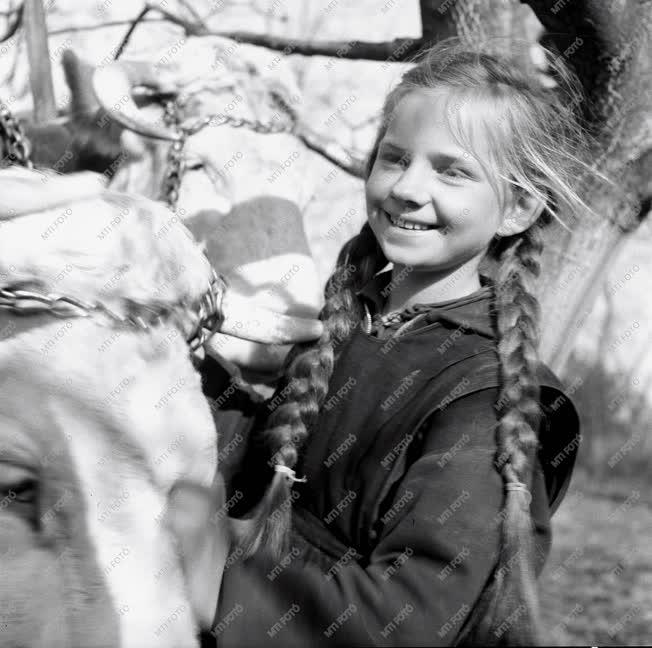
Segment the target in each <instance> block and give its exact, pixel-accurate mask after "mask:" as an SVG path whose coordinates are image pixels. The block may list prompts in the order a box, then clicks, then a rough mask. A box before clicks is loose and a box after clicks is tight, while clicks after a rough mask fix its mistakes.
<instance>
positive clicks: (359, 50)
mask: <svg viewBox="0 0 652 648" xmlns="http://www.w3.org/2000/svg"><path fill="white" fill-rule="evenodd" d="M147 7H149V8H150V9H152V10H154V11H158V12H159V13H161V14H163V15H164V16H165V17H166V18H167V19H168V20H169V21H170V22H173V23H175V24H176V25H179V26H180V27H183V29H184V30H185V32H186V34H188V35H189V36H222V37H224V38H231V39H233V40H236V41H239V42H241V43H249V44H250V45H258V46H260V47H266V48H267V49H271V50H275V51H279V52H284V53H285V54H302V55H304V56H334V57H337V58H343V59H364V60H367V61H387V60H391V61H402V60H405V59H406V58H407V57H409V56H411V55H412V54H414V53H416V52H417V51H418V50H419V49H420V47H421V45H422V44H423V43H422V41H421V39H412V38H395V39H394V40H392V41H389V42H378V43H373V42H368V41H353V40H352V41H322V42H320V43H314V42H311V41H305V40H298V39H290V38H285V37H284V36H271V35H269V34H256V33H254V32H248V31H231V32H218V31H212V30H210V29H208V27H206V25H204V24H202V23H199V22H189V21H188V20H186V19H185V18H181V17H180V16H176V15H175V14H173V13H171V12H169V11H167V10H166V9H163V8H162V7H159V6H156V5H153V4H149V3H148V4H147Z"/></svg>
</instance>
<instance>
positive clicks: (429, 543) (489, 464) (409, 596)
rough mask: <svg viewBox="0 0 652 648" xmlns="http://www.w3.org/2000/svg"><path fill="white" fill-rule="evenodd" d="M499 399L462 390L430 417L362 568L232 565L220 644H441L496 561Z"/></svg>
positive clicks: (260, 562) (264, 559) (218, 622)
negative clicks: (463, 393) (419, 451)
mask: <svg viewBox="0 0 652 648" xmlns="http://www.w3.org/2000/svg"><path fill="white" fill-rule="evenodd" d="M496 395H497V393H496V390H495V389H491V390H485V393H483V392H477V393H474V394H470V395H469V396H467V397H464V398H462V399H459V400H458V401H455V402H454V403H452V404H451V405H450V406H449V407H447V408H446V410H444V411H443V412H440V413H437V414H435V415H434V416H433V417H432V418H431V419H430V421H429V425H428V432H427V433H426V435H425V444H424V451H423V453H422V454H421V455H420V456H419V458H418V459H417V460H416V461H414V462H413V463H412V464H411V466H410V467H409V468H408V470H407V472H406V473H405V475H404V477H403V479H402V480H401V481H400V483H399V485H398V488H397V489H396V490H395V491H394V492H393V494H392V498H391V501H390V502H389V504H390V505H389V506H388V508H386V509H384V510H385V511H386V512H385V513H384V515H383V518H384V520H385V521H386V524H385V525H384V528H383V530H382V532H381V534H380V536H379V539H378V542H377V544H376V546H375V548H374V549H373V551H372V553H371V555H370V556H369V558H368V562H366V563H364V564H363V563H362V562H355V561H349V562H346V561H342V560H340V561H339V563H335V565H334V566H333V567H332V568H331V569H330V570H329V571H327V572H325V570H324V568H323V566H319V565H318V564H316V562H315V561H311V560H301V559H298V560H294V561H292V562H291V563H290V564H289V565H288V566H287V567H286V566H283V567H282V569H281V568H280V566H279V565H277V564H275V563H274V561H272V560H271V559H270V558H269V557H268V556H265V555H264V554H261V553H259V554H257V555H256V556H254V557H253V558H251V559H250V560H248V561H246V562H236V563H235V564H233V565H231V566H230V567H229V568H228V569H227V571H226V572H225V575H224V578H223V581H222V590H221V594H220V602H219V605H218V611H217V614H216V618H215V624H214V628H213V633H214V635H215V636H216V638H217V645H218V646H225V647H226V646H229V647H230V646H259V645H265V646H275V645H279V646H281V645H282V646H290V645H297V646H300V645H304V646H305V645H314V644H319V645H321V644H327V645H364V646H369V645H374V646H376V645H377V646H385V645H386V646H400V645H413V646H415V645H428V646H434V645H450V644H451V643H452V642H453V640H454V639H455V636H456V634H457V632H458V630H459V628H460V626H461V625H462V623H463V622H464V619H465V618H466V616H467V615H468V613H469V612H470V610H471V608H472V607H473V605H474V602H475V601H476V599H477V597H478V596H479V594H480V592H481V590H482V588H483V586H484V584H485V582H486V580H487V578H488V577H489V575H490V573H491V571H492V569H493V567H494V565H495V563H496V561H497V555H498V553H497V552H498V547H499V537H500V526H499V520H500V516H499V513H500V510H501V507H502V503H503V485H502V481H501V477H500V475H499V474H498V472H497V471H496V470H495V468H494V467H493V460H494V454H495V442H494V440H493V439H494V428H493V426H491V425H490V424H491V423H492V422H495V420H496V418H495V410H494V408H493V403H495V399H496ZM478 421H482V425H478ZM452 448H453V450H451V449H452ZM379 470H380V468H379ZM543 497H544V498H545V491H544V495H543Z"/></svg>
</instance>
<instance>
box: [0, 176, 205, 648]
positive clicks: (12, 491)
mask: <svg viewBox="0 0 652 648" xmlns="http://www.w3.org/2000/svg"><path fill="white" fill-rule="evenodd" d="M69 178H70V177H65V179H66V180H69ZM59 182H60V181H59V180H58V179H56V178H50V179H48V180H46V182H45V188H44V186H43V176H42V175H40V174H36V173H28V172H24V171H20V172H19V171H3V172H2V173H0V186H2V188H3V192H8V191H13V192H24V195H25V196H26V200H27V199H28V198H27V197H28V196H30V195H35V194H38V193H40V194H44V193H47V192H49V194H48V196H49V198H48V199H49V202H50V205H49V206H48V207H47V208H45V209H41V210H40V211H38V212H37V213H30V214H24V215H20V216H17V215H13V217H12V214H11V213H9V214H7V213H6V212H5V214H4V216H3V220H2V221H1V227H2V236H1V237H0V282H1V283H2V285H3V287H7V286H13V287H14V288H17V287H21V288H22V289H24V290H32V291H37V292H39V293H58V294H62V295H67V296H72V297H75V298H78V299H82V300H84V301H87V302H101V303H102V304H104V305H105V306H107V307H109V308H111V309H112V310H113V311H115V312H116V313H117V314H120V315H126V314H131V315H133V316H136V315H141V316H142V317H143V318H144V319H145V320H149V326H148V329H147V330H141V329H139V328H137V327H131V326H123V325H116V323H115V322H114V321H113V319H112V318H110V317H104V316H99V315H97V316H91V317H75V316H70V315H68V314H64V315H61V316H60V317H55V316H54V315H53V314H51V313H41V314H32V315H25V316H19V315H17V314H16V313H14V312H13V311H9V310H0V575H1V577H0V636H1V637H2V640H1V642H0V643H2V645H3V646H7V647H13V646H26V645H29V646H33V647H40V646H61V647H63V646H66V647H79V648H81V647H84V648H88V647H89V646H111V647H120V648H123V647H126V646H130V647H133V648H136V647H138V648H146V647H147V646H169V647H170V648H173V647H174V648H178V647H179V646H196V645H197V643H196V641H195V632H196V628H195V624H194V620H193V617H192V612H191V604H190V602H189V600H188V596H187V593H186V588H185V584H184V580H183V577H182V571H181V564H180V557H179V555H178V554H177V552H176V551H175V540H174V538H173V535H172V533H171V532H170V530H169V529H168V527H167V526H166V524H165V512H166V502H167V499H168V496H169V495H170V492H171V488H172V486H173V485H174V484H175V483H178V480H182V481H183V482H184V483H186V484H190V485H191V486H196V487H197V488H199V489H203V488H207V487H209V486H210V484H211V483H212V480H213V478H214V476H215V471H216V434H215V429H214V425H213V421H212V417H211V414H210V411H209V407H208V405H207V403H206V401H205V399H204V397H203V395H202V391H201V385H200V378H199V375H198V374H197V373H196V371H195V370H194V368H193V366H192V363H191V361H190V358H189V352H188V347H187V345H186V343H185V339H184V338H185V334H186V332H187V330H188V329H189V327H190V326H191V325H192V324H193V321H192V320H193V317H192V316H191V315H189V309H190V306H191V305H192V304H193V303H194V302H196V301H197V300H198V299H199V298H200V296H201V295H202V293H203V292H204V291H205V290H206V287H207V284H208V280H209V277H210V267H209V264H208V262H207V261H206V259H205V258H204V256H203V255H202V254H201V252H200V250H199V249H198V247H197V245H196V244H195V243H194V241H193V240H192V237H191V236H190V234H189V233H188V231H187V230H186V229H185V227H184V226H183V225H181V224H180V223H178V222H171V221H172V218H171V216H172V214H171V213H170V212H169V211H168V210H167V209H165V208H164V207H163V206H161V205H158V204H155V203H153V202H151V201H148V200H146V199H135V198H129V197H126V196H122V195H117V194H113V193H101V194H99V195H97V194H98V192H97V190H96V189H93V187H92V186H91V182H92V181H91V180H90V179H86V180H84V179H83V178H80V179H79V180H78V186H77V187H76V189H75V193H76V196H75V197H74V198H68V199H66V197H65V192H63V194H62V193H61V191H60V186H61V185H60V184H59ZM95 182H96V181H95ZM48 183H50V184H49V185H48ZM70 184H73V183H72V182H70ZM5 195H6V194H5ZM0 202H1V201H0ZM3 297H6V294H3ZM139 305H142V306H139ZM148 306H156V307H157V308H158V307H165V308H166V309H169V311H170V312H171V313H177V314H178V316H177V317H172V316H171V317H169V318H166V317H164V318H163V320H162V321H161V322H158V323H157V322H156V321H154V318H153V317H150V316H149V315H148V310H147V307H148Z"/></svg>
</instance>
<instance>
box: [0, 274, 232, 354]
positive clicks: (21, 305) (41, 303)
mask: <svg viewBox="0 0 652 648" xmlns="http://www.w3.org/2000/svg"><path fill="white" fill-rule="evenodd" d="M25 285H29V284H28V283H27V284H26V283H20V282H18V283H13V284H6V285H4V286H0V309H2V310H10V311H13V312H16V313H19V314H21V315H34V314H37V313H48V314H51V315H54V316H55V317H97V316H103V317H105V318H107V319H108V320H109V321H110V322H113V323H116V324H119V325H121V326H130V327H134V328H139V329H141V330H144V331H146V330H148V329H149V328H150V326H152V325H155V324H161V323H162V322H163V319H164V318H165V317H169V316H170V315H172V314H173V313H174V312H175V311H178V310H179V309H180V308H182V307H183V305H182V306H177V307H174V306H170V305H168V304H141V303H137V302H135V301H133V300H125V305H126V307H127V311H128V314H127V315H120V314H119V313H116V312H115V311H114V310H112V309H110V308H109V307H108V306H106V305H105V304H102V303H101V302H87V301H84V300H82V299H77V298H76V297H70V296H68V295H60V294H57V293H48V294H44V293H40V292H36V291H33V290H23V289H22V288H21V286H25ZM226 288H227V282H226V279H225V278H224V277H223V276H222V275H218V274H217V273H216V272H215V271H214V270H213V271H212V277H211V280H210V282H209V286H208V290H207V291H206V292H205V293H204V294H203V295H202V296H201V298H200V299H199V303H198V304H197V305H196V307H195V308H196V311H195V314H196V316H197V324H196V326H195V328H194V329H193V331H192V332H191V334H190V335H189V337H188V340H187V342H188V345H189V347H190V350H191V351H196V350H197V349H198V348H199V347H201V346H202V345H203V344H204V342H206V340H207V339H208V338H209V337H210V336H211V335H212V334H213V333H215V332H216V331H217V330H219V327H220V325H221V324H222V321H223V319H224V316H223V312H222V302H223V299H224V293H225V291H226Z"/></svg>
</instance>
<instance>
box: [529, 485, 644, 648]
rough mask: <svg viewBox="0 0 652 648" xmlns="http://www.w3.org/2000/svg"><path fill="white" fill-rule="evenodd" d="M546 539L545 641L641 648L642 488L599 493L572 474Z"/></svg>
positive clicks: (602, 489) (543, 582)
mask: <svg viewBox="0 0 652 648" xmlns="http://www.w3.org/2000/svg"><path fill="white" fill-rule="evenodd" d="M598 489H599V490H600V492H598ZM605 491H607V492H605ZM553 533H554V539H553V548H552V551H551V554H550V558H549V560H548V563H547V565H546V568H545V570H544V572H543V574H542V576H541V581H540V582H541V601H542V609H543V620H544V628H545V631H546V632H547V633H550V634H549V635H548V637H547V639H546V640H547V642H548V641H549V642H551V643H552V642H554V643H556V644H559V645H584V646H586V645H590V646H591V645H592V646H615V645H629V646H632V645H645V644H647V645H649V644H650V643H651V642H652V631H651V630H650V628H651V627H652V543H650V537H651V533H652V499H651V497H650V494H649V489H647V488H646V487H645V482H644V481H635V480H628V481H627V482H623V483H619V484H617V485H609V486H608V487H606V488H605V485H604V484H593V485H591V484H590V481H589V479H588V477H587V476H586V475H585V474H583V473H579V474H578V475H577V476H576V478H575V479H574V482H573V484H572V486H571V488H570V489H569V492H568V495H567V498H566V500H565V501H564V503H563V504H562V506H561V507H560V508H559V510H558V511H557V514H556V515H555V517H554V518H553Z"/></svg>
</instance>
